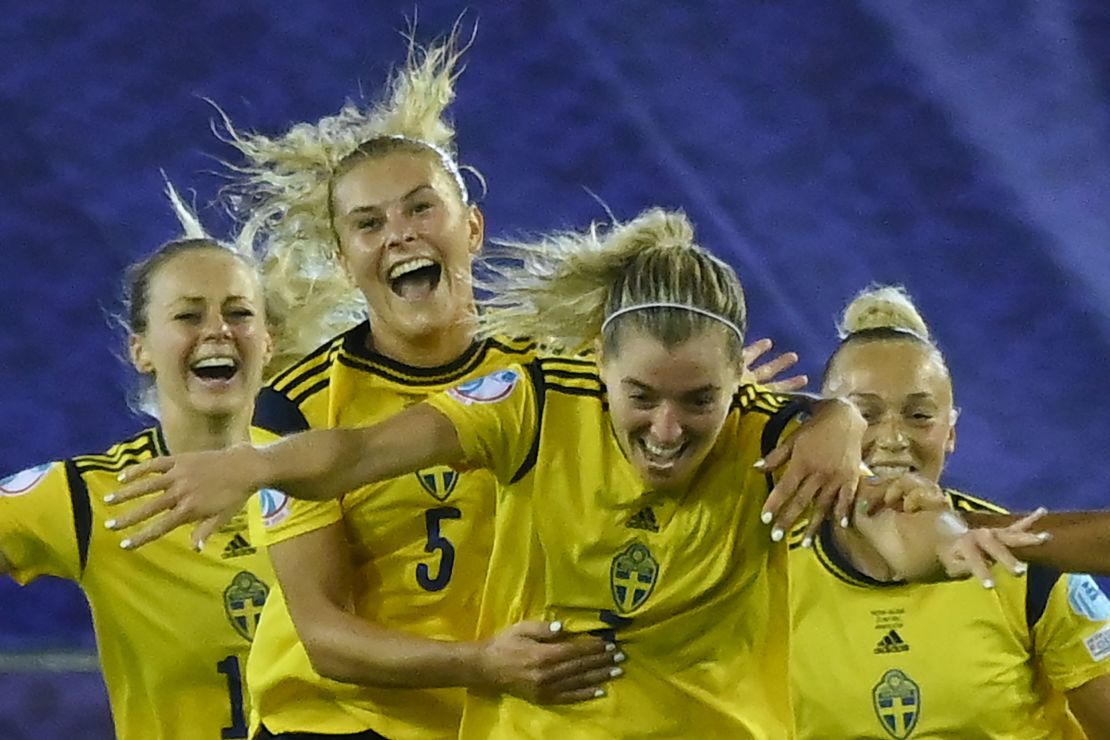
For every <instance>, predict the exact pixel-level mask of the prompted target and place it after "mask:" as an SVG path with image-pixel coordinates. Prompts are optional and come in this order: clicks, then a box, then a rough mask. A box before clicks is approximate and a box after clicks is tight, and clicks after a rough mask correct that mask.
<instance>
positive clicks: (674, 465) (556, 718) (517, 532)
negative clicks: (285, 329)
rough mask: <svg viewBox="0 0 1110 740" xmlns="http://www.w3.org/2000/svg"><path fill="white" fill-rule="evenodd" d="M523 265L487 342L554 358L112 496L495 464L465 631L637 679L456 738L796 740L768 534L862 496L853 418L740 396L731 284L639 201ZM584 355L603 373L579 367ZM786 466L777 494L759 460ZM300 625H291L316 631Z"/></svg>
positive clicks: (497, 704)
mask: <svg viewBox="0 0 1110 740" xmlns="http://www.w3.org/2000/svg"><path fill="white" fill-rule="evenodd" d="M515 255H516V256H517V257H519V258H521V261H519V262H518V264H517V266H516V268H515V269H507V270H506V274H505V275H504V280H503V284H501V285H500V286H499V288H498V294H497V298H495V299H494V301H493V302H492V303H493V305H492V307H491V309H490V310H489V311H488V312H486V313H485V314H484V315H483V318H482V321H483V323H484V324H485V330H486V331H488V332H490V333H492V334H502V333H504V334H509V335H516V334H522V335H530V336H535V337H537V338H539V339H541V340H542V341H544V342H545V343H547V344H549V345H550V346H552V347H555V348H561V349H563V350H566V351H567V352H566V353H564V354H561V355H557V356H546V357H540V358H538V359H536V360H534V361H530V362H527V363H523V364H519V365H515V366H512V367H509V368H506V369H503V370H500V371H497V372H494V373H492V374H490V375H487V376H485V377H483V378H479V379H476V380H472V381H469V382H466V383H463V384H461V385H458V386H456V387H455V388H453V389H451V390H450V391H448V392H446V393H442V394H437V395H434V396H431V397H429V398H427V399H426V400H425V402H423V403H419V404H416V405H414V406H411V407H410V408H408V409H406V410H405V411H403V412H401V413H400V414H398V415H396V416H394V417H392V418H390V419H388V420H386V421H384V422H380V423H379V424H377V425H376V426H373V427H370V428H361V429H333V430H329V431H326V432H325V431H315V432H309V433H306V434H298V435H295V436H293V437H289V438H286V439H284V440H282V441H280V442H277V443H275V444H273V445H271V446H268V447H265V448H261V449H259V448H254V447H250V446H243V447H241V448H238V449H236V450H235V451H234V452H232V453H230V454H225V455H218V456H213V455H205V456H201V455H194V456H189V457H186V458H179V459H178V460H176V461H175V462H172V463H163V464H154V465H147V466H146V467H145V468H144V469H142V470H139V471H136V475H134V476H131V477H130V478H129V480H135V479H137V477H139V476H142V475H144V474H146V473H158V475H154V476H152V477H150V478H147V479H144V480H139V482H137V483H132V484H131V485H129V486H127V487H126V488H125V489H123V490H121V491H120V492H119V493H118V497H119V498H120V499H121V500H125V499H129V498H132V497H134V496H137V495H143V494H145V493H149V492H153V491H158V490H165V491H166V493H165V494H163V496H162V497H160V498H159V499H156V500H155V501H153V502H151V503H149V504H146V505H144V508H143V511H141V512H139V513H138V515H137V516H132V517H127V519H126V521H123V522H122V523H123V524H125V525H126V524H131V523H133V522H134V521H135V520H136V519H138V518H142V517H145V516H149V515H151V514H152V513H155V512H157V511H161V510H164V509H166V508H171V507H172V508H174V512H173V514H172V515H171V516H173V517H174V518H175V519H174V520H180V519H182V518H184V519H189V518H195V517H196V516H203V515H205V514H209V513H212V512H213V511H215V510H216V509H212V508H209V509H208V510H207V511H201V510H200V508H198V507H204V506H207V504H206V503H205V502H203V501H201V500H200V499H199V497H197V496H196V495H195V493H196V491H198V490H201V489H203V490H205V491H207V492H208V494H210V495H212V496H216V497H218V498H221V499H224V500H225V501H235V502H241V501H242V500H244V498H245V497H246V495H247V494H248V491H247V489H246V486H248V485H254V484H257V483H260V482H261V483H264V484H266V485H273V486H275V487H277V488H280V489H281V490H284V491H286V492H288V493H290V494H292V495H295V496H298V497H306V498H319V499H324V498H328V497H332V496H336V495H339V494H341V493H342V492H343V491H345V490H348V489H351V488H354V487H356V486H358V485H361V484H363V483H365V482H366V481H372V480H382V479H388V478H391V477H393V476H397V475H405V474H408V473H411V471H413V470H418V469H422V468H426V467H428V466H431V465H443V464H450V465H452V466H453V469H456V470H461V471H463V473H462V474H463V475H468V474H470V473H471V472H473V471H474V470H477V469H487V470H490V471H491V472H492V473H493V474H494V475H495V476H496V478H497V480H498V481H499V482H500V483H501V484H502V487H500V488H499V489H498V501H497V515H496V517H495V520H494V526H495V527H496V534H495V537H494V547H493V552H492V554H491V557H490V565H489V576H488V578H487V580H486V586H485V590H484V593H483V599H482V609H481V616H480V626H479V635H492V634H497V632H498V630H501V629H504V628H505V627H506V626H507V625H511V624H513V623H515V622H518V621H520V620H537V619H539V620H544V621H555V622H558V623H559V624H561V625H562V626H563V629H564V631H566V632H568V633H573V634H600V635H603V636H605V638H606V640H609V641H612V643H613V644H615V645H619V650H620V651H622V652H623V653H624V654H626V655H627V656H628V661H629V663H628V665H629V671H628V673H627V674H626V675H625V676H624V677H623V678H621V679H620V680H618V681H614V682H613V683H612V684H610V685H609V686H608V687H607V695H606V696H604V697H601V698H599V699H597V700H596V701H591V702H584V703H581V704H574V705H569V706H541V705H538V704H536V703H534V702H531V701H528V698H527V697H521V696H519V695H514V694H512V693H508V692H504V691H501V692H495V691H482V690H478V689H475V690H472V691H470V692H468V695H467V704H466V712H465V715H464V719H463V724H462V728H461V731H460V736H461V737H480V738H518V737H582V738H592V737H613V736H629V737H660V738H664V737H665V738H672V737H785V736H787V735H788V733H789V732H790V726H791V724H792V721H793V720H792V717H791V713H790V707H789V688H788V682H787V677H786V670H787V666H786V662H787V655H788V649H787V645H788V643H789V620H788V619H785V618H782V615H785V614H786V613H787V612H786V609H787V608H788V598H787V587H786V586H787V584H786V570H785V555H786V553H785V551H784V549H783V548H782V547H781V545H777V544H775V542H773V540H774V539H780V538H775V537H768V536H767V532H766V530H765V529H764V528H763V526H764V525H763V524H761V520H763V521H766V522H771V521H772V519H773V517H774V516H775V514H776V513H777V514H778V515H779V519H778V523H779V525H780V526H786V525H788V524H789V521H790V520H791V519H792V518H795V517H796V516H797V514H798V513H800V511H801V509H803V508H805V507H806V505H807V504H808V503H810V502H811V501H817V502H819V506H827V505H828V504H829V503H831V501H832V499H834V498H836V497H837V496H838V495H841V494H843V493H845V492H846V491H847V492H854V490H855V486H856V482H857V478H858V475H859V463H860V460H859V454H860V445H861V442H862V432H863V429H864V427H865V423H864V422H863V420H862V418H861V417H860V416H859V415H858V412H857V411H856V410H855V409H854V407H852V406H850V405H848V404H845V403H843V402H839V401H835V400H830V401H824V402H817V403H815V404H814V405H813V406H812V407H811V417H810V419H809V420H808V421H807V422H806V423H805V424H803V425H801V426H800V427H797V422H796V421H793V417H794V414H795V413H796V411H797V410H798V407H797V405H796V404H792V403H790V402H789V401H788V400H787V399H785V398H784V397H780V396H775V395H773V394H768V393H766V392H763V391H761V390H759V389H758V388H756V387H753V386H743V387H741V386H740V384H739V378H740V363H739V362H738V361H737V360H738V358H739V356H740V352H741V347H742V342H743V327H744V325H745V317H746V311H745V307H744V300H743V292H742V290H741V287H740V283H739V281H738V280H737V278H736V275H735V274H734V273H733V272H732V270H731V269H730V268H728V267H727V266H726V265H725V264H724V263H722V262H720V261H719V260H717V259H716V258H714V257H712V256H711V255H710V254H709V253H707V252H706V251H705V250H703V249H702V248H700V247H699V246H697V245H696V244H695V243H694V241H693V234H692V229H691V228H690V226H689V224H688V222H687V221H686V219H685V218H684V217H683V216H681V215H678V214H671V213H666V212H663V211H658V210H655V211H649V212H647V213H645V214H643V215H642V216H641V217H639V218H637V219H636V220H634V221H632V222H631V223H628V224H626V225H622V226H618V227H616V228H614V229H612V230H611V231H608V232H604V233H603V232H601V231H600V230H598V229H592V230H590V231H588V232H585V233H583V234H566V235H559V236H556V237H553V238H552V239H549V240H546V241H543V242H541V243H539V244H537V245H532V246H528V247H521V248H519V250H518V251H516V252H515ZM499 264H501V265H502V266H504V265H505V263H504V262H500V263H499ZM591 343H596V346H597V348H598V354H597V358H596V360H595V359H594V358H593V357H592V356H590V355H589V354H583V355H574V354H572V352H573V351H575V350H578V349H580V348H581V347H583V346H585V345H588V344H591ZM794 427H797V428H796V430H795V429H794ZM791 431H792V434H789V436H787V438H786V441H785V442H783V443H781V444H780V437H783V436H784V433H789V432H791ZM772 449H774V450H775V451H774V452H771V451H772ZM769 452H771V454H770V455H769V454H768V453H769ZM787 453H789V463H788V467H787V469H786V471H785V473H784V474H783V476H782V478H781V479H780V480H779V481H778V483H777V485H775V488H774V490H772V481H771V480H770V472H769V469H770V468H774V467H777V466H778V464H779V463H780V458H781V457H785V456H786V454H787ZM761 461H764V462H761ZM217 466H218V468H219V471H220V472H217V471H216V467H217ZM792 493H796V494H797V495H796V496H791V494H792ZM846 503H850V502H846ZM838 518H839V517H838ZM174 520H170V521H174ZM1030 537H1031V536H1030ZM934 561H935V558H934V557H933V555H932V553H930V557H929V563H928V565H929V566H933V565H934ZM914 575H919V574H918V573H915V574H914ZM302 578H303V580H304V581H305V584H304V587H305V589H306V590H307V589H310V588H313V587H312V584H313V583H316V584H317V585H316V586H315V587H314V588H315V595H316V598H317V600H319V601H320V602H326V601H327V600H328V599H329V598H330V597H329V594H328V591H329V588H330V587H329V585H328V584H327V583H321V582H320V579H319V577H315V578H313V577H312V576H311V574H310V573H308V572H306V573H305V574H302ZM301 616H303V618H304V620H306V621H305V622H303V623H301V624H300V625H299V626H300V627H301V629H302V630H305V632H306V633H308V632H311V631H312V630H313V629H316V628H315V627H314V626H312V625H311V624H310V623H311V622H312V621H315V620H319V619H324V618H323V617H322V616H321V615H319V614H318V613H314V612H313V611H312V610H305V611H304V612H303V613H302V614H301ZM298 621H299V622H301V620H300V619H299V618H298ZM334 639H335V641H336V646H337V648H338V647H342V648H343V650H342V652H343V653H344V654H346V655H349V656H351V657H350V658H349V661H350V662H351V664H355V663H356V662H357V661H359V660H369V659H370V656H367V655H366V652H367V651H366V647H365V644H364V641H363V640H361V639H360V635H357V634H351V635H339V634H336V636H335V638H334ZM478 645H479V646H480V645H482V643H481V642H479V643H478ZM456 649H457V650H458V651H459V655H460V661H459V664H458V665H459V666H460V669H462V668H463V667H465V666H474V665H478V666H481V665H482V663H481V661H480V660H478V661H475V659H474V658H473V657H472V656H473V654H474V648H473V647H471V646H468V645H465V644H459V645H457V646H456ZM337 652H340V651H338V650H337ZM410 670H411V671H412V672H413V673H416V674H417V675H424V673H425V672H426V670H427V669H426V666H425V664H424V663H422V662H420V661H414V663H413V664H412V666H411V668H410Z"/></svg>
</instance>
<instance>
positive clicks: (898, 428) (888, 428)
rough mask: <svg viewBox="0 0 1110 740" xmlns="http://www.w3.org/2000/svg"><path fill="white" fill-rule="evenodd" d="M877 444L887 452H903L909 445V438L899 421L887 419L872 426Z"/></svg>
mask: <svg viewBox="0 0 1110 740" xmlns="http://www.w3.org/2000/svg"><path fill="white" fill-rule="evenodd" d="M872 429H873V435H874V436H873V439H874V441H875V444H877V445H879V446H880V447H882V448H883V449H885V450H903V449H905V448H906V446H907V445H908V444H909V437H907V436H906V432H905V430H904V429H903V428H902V425H901V423H899V421H898V420H897V419H892V418H889V417H888V418H886V419H883V421H882V422H880V423H878V424H875V425H873V426H872Z"/></svg>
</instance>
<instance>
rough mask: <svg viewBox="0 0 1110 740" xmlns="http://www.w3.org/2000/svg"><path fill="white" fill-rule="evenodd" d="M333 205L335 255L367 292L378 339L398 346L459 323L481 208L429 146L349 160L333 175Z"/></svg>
mask: <svg viewBox="0 0 1110 740" xmlns="http://www.w3.org/2000/svg"><path fill="white" fill-rule="evenodd" d="M332 210H333V213H334V226H335V232H336V234H337V235H338V237H339V257H340V260H341V262H342V264H343V267H344V269H345V270H346V271H347V273H348V274H349V275H350V276H351V279H352V280H353V281H354V282H355V284H356V285H357V286H358V288H359V289H360V290H361V291H362V293H363V295H365V296H366V301H367V304H368V306H369V310H370V319H371V323H372V325H373V327H374V338H375V342H376V343H378V344H380V345H385V346H387V347H389V346H402V347H403V346H405V345H406V344H412V343H417V342H420V341H421V340H422V339H424V338H426V337H430V336H434V335H437V334H441V333H443V332H445V331H450V330H452V329H454V330H460V328H461V327H462V326H464V324H465V320H466V319H467V318H468V317H469V316H470V314H471V312H472V310H473V303H474V293H473V281H472V278H471V262H472V260H473V257H474V255H475V254H476V253H477V251H478V249H479V247H480V246H481V243H482V237H483V221H482V215H481V212H480V211H478V209H477V208H475V207H473V206H468V205H467V204H465V203H464V202H463V201H462V199H461V196H460V194H459V192H458V186H457V185H456V184H455V182H454V180H453V179H452V177H451V176H450V175H449V174H448V173H447V172H446V171H445V170H444V168H443V164H442V163H441V161H440V160H439V159H438V158H437V157H436V156H435V155H434V154H433V153H431V152H412V151H407V150H401V151H394V152H391V153H388V154H385V155H379V156H374V157H370V158H368V159H365V160H363V161H361V162H359V163H357V164H355V165H354V166H353V167H352V168H351V169H350V170H348V171H347V172H345V173H344V174H343V175H341V176H340V177H339V179H338V180H337V181H336V183H335V187H334V190H333V195H332Z"/></svg>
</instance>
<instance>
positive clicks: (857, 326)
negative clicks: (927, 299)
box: [837, 285, 932, 343]
mask: <svg viewBox="0 0 1110 740" xmlns="http://www.w3.org/2000/svg"><path fill="white" fill-rule="evenodd" d="M871 329H892V330H894V331H904V332H908V333H910V334H914V335H916V336H917V337H919V338H921V339H923V340H925V341H926V342H930V343H931V342H932V338H931V337H930V334H929V327H928V326H927V325H926V324H925V319H923V318H922V317H921V313H920V312H919V311H918V310H917V306H915V305H914V304H913V299H911V298H910V296H909V294H908V293H906V290H905V288H903V287H902V286H900V285H875V286H872V287H870V288H867V289H866V290H864V291H863V292H861V293H860V294H859V295H857V296H856V297H855V298H853V299H852V302H851V303H849V304H848V307H847V308H845V309H844V313H843V315H842V316H841V318H840V324H839V325H838V326H837V333H838V335H839V336H840V338H841V339H846V338H848V337H849V336H851V335H852V334H858V333H860V332H863V331H868V330H871Z"/></svg>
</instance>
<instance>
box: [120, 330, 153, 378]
mask: <svg viewBox="0 0 1110 740" xmlns="http://www.w3.org/2000/svg"><path fill="white" fill-rule="evenodd" d="M127 354H128V355H130V357H131V364H132V365H133V366H134V367H135V369H136V370H138V371H139V372H140V373H142V374H143V375H153V374H154V363H153V362H151V360H150V356H149V355H148V354H147V351H146V346H145V345H144V344H143V338H142V337H141V336H139V335H138V334H130V335H128V337H127Z"/></svg>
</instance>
